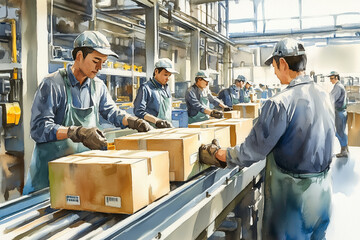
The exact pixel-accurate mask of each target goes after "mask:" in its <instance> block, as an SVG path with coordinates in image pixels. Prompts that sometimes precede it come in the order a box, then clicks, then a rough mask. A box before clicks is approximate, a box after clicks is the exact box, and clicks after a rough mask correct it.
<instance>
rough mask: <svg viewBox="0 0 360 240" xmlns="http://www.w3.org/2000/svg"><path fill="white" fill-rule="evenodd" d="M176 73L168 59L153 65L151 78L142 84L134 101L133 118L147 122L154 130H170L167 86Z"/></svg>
mask: <svg viewBox="0 0 360 240" xmlns="http://www.w3.org/2000/svg"><path fill="white" fill-rule="evenodd" d="M173 73H178V72H177V71H175V69H174V68H173V64H172V62H171V61H170V59H168V58H161V59H159V60H158V61H157V62H156V63H155V69H154V73H153V77H152V78H150V79H149V80H148V81H146V82H145V83H143V84H142V85H141V86H140V88H139V90H138V92H137V95H136V98H135V100H134V113H135V116H137V117H139V118H142V119H145V120H147V121H149V122H150V123H151V124H152V125H153V126H155V127H156V128H171V127H173V126H172V124H171V107H172V101H171V92H170V87H169V85H168V84H167V83H168V81H169V78H170V76H171V75H172V74H173Z"/></svg>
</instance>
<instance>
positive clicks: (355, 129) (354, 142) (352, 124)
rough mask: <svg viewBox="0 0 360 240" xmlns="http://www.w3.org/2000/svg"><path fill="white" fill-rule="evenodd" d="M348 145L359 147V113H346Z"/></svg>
mask: <svg viewBox="0 0 360 240" xmlns="http://www.w3.org/2000/svg"><path fill="white" fill-rule="evenodd" d="M347 124H348V145H349V146H360V112H348V120H347Z"/></svg>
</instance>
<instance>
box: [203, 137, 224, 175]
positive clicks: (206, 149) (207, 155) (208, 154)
mask: <svg viewBox="0 0 360 240" xmlns="http://www.w3.org/2000/svg"><path fill="white" fill-rule="evenodd" d="M219 149H220V145H219V142H218V141H217V140H216V139H213V140H212V142H211V143H210V144H206V145H205V144H201V146H200V148H199V162H200V163H204V164H207V165H214V166H216V167H219V168H225V167H226V162H223V161H220V160H218V159H217V158H216V157H215V154H216V152H217V151H218V150H219Z"/></svg>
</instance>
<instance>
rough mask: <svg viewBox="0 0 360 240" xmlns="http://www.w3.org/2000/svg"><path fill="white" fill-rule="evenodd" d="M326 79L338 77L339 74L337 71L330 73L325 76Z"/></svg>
mask: <svg viewBox="0 0 360 240" xmlns="http://www.w3.org/2000/svg"><path fill="white" fill-rule="evenodd" d="M327 76H328V77H331V76H339V73H338V72H337V71H331V72H330V74H329V75H327Z"/></svg>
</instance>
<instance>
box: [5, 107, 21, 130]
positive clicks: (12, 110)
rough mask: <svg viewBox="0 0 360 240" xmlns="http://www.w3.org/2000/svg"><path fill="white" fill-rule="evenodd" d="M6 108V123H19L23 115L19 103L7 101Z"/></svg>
mask: <svg viewBox="0 0 360 240" xmlns="http://www.w3.org/2000/svg"><path fill="white" fill-rule="evenodd" d="M5 109H6V124H15V125H18V124H19V121H20V116H21V109H20V105H19V103H17V102H15V103H5Z"/></svg>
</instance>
